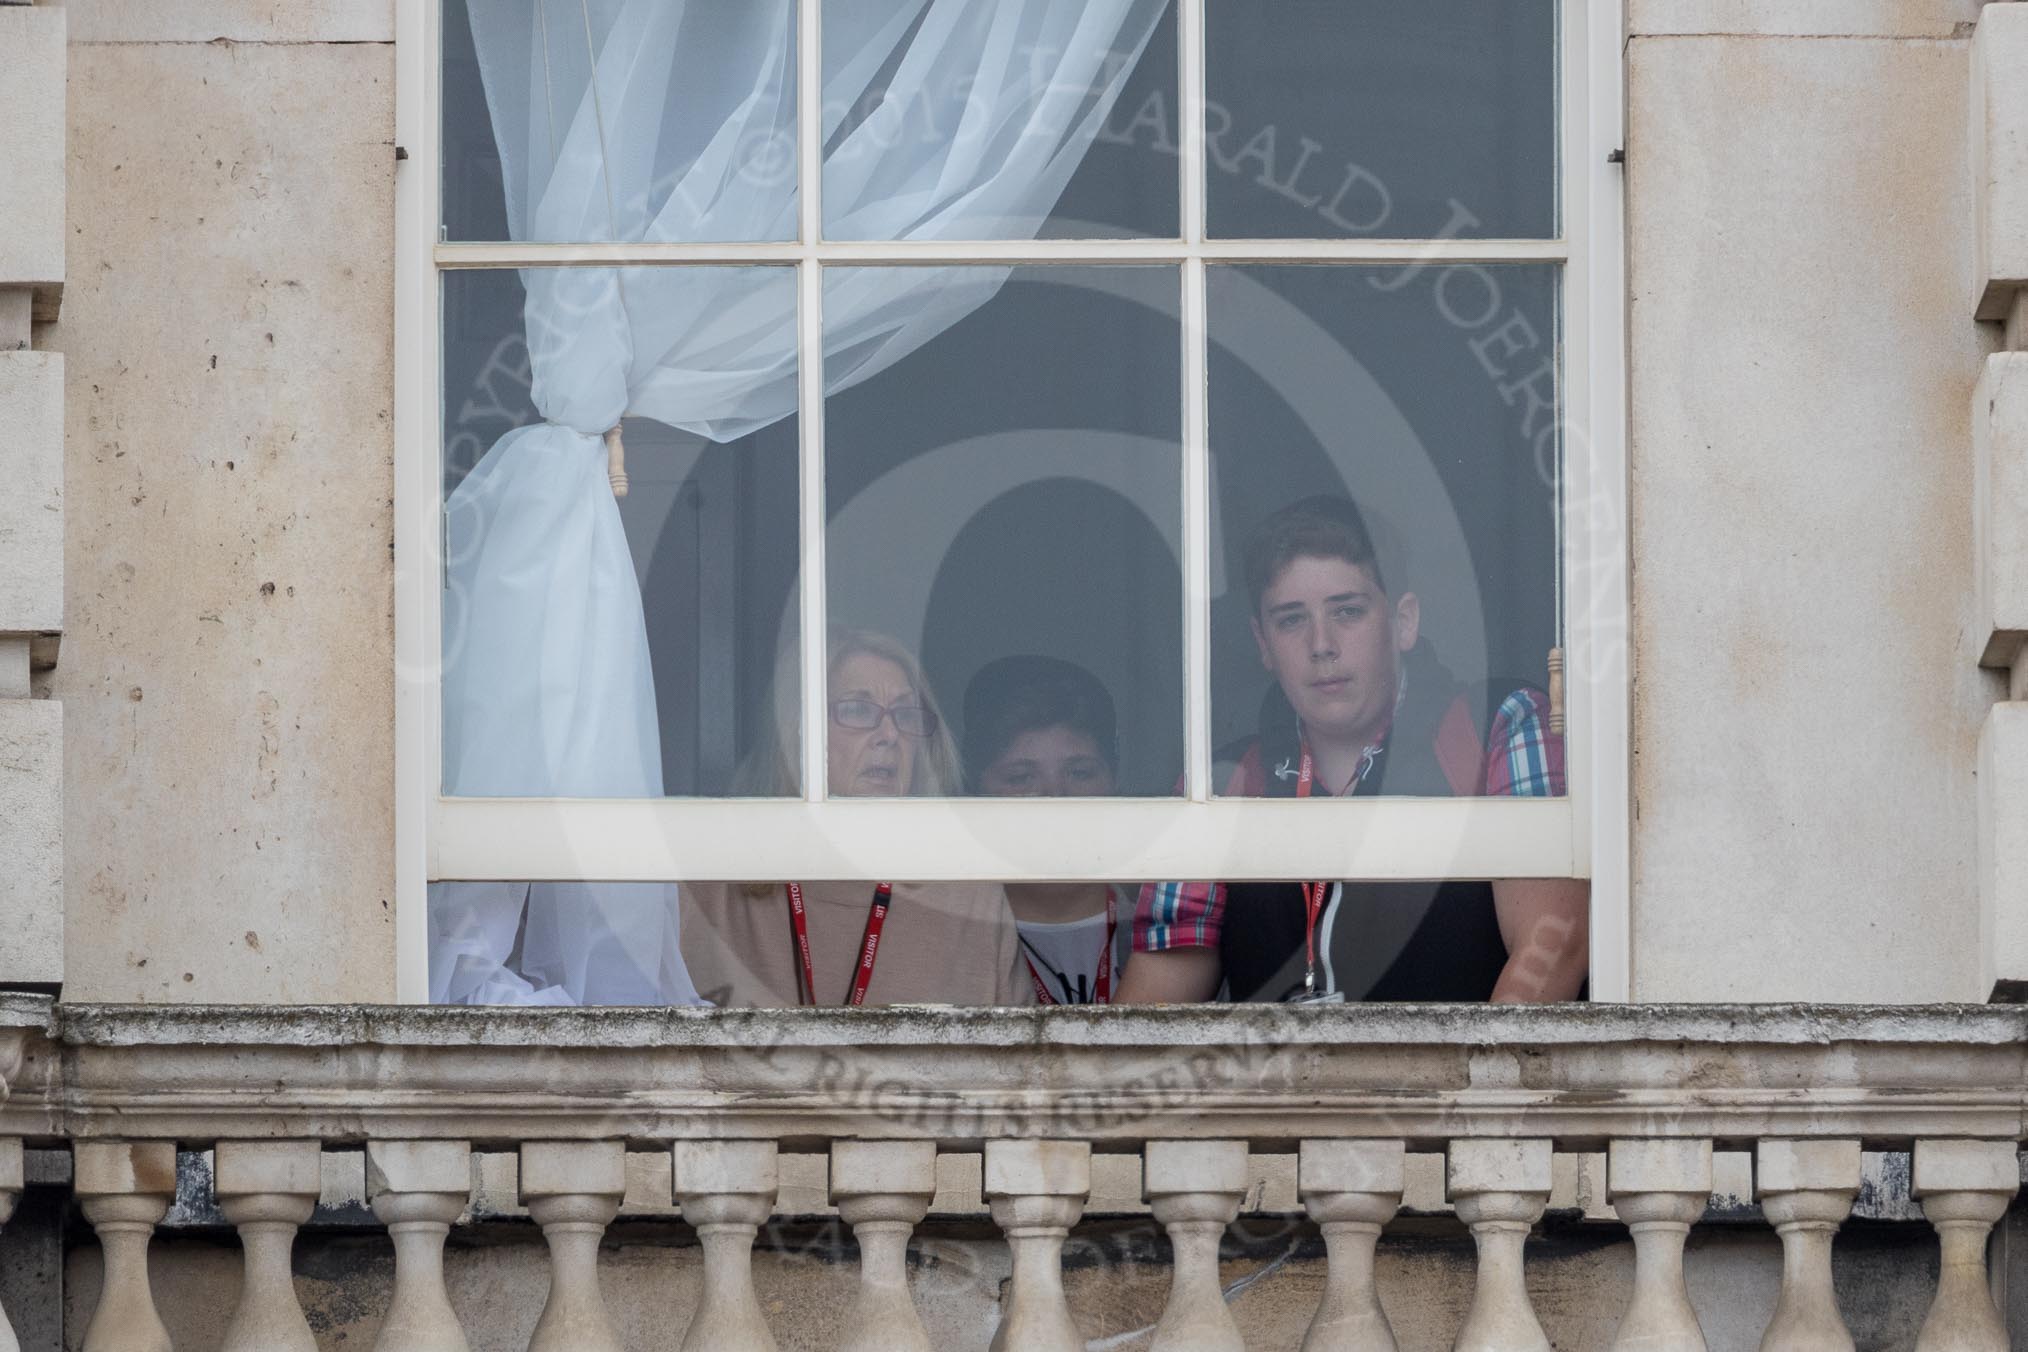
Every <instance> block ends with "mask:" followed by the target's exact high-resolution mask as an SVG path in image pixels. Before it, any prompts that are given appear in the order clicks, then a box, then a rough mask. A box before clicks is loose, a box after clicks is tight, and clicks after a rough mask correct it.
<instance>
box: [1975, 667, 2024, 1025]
mask: <svg viewBox="0 0 2028 1352" xmlns="http://www.w3.org/2000/svg"><path fill="white" fill-rule="evenodd" d="M1978 764H1979V950H1980V957H1981V962H1980V985H1982V986H1983V987H1984V988H1985V989H1986V990H1987V991H1988V992H1991V991H1993V990H1994V988H1995V987H1996V986H1998V987H2000V988H2001V989H2002V990H2003V991H2004V992H2005V993H2007V994H2009V995H2010V996H2011V995H2018V994H2020V993H2023V992H2028V703H2020V702H2010V703H2006V704H1995V705H1994V706H1993V708H1992V711H1991V712H1990V713H1989V714H1988V715H1987V716H1986V725H1985V727H1984V728H1983V729H1982V730H1981V731H1980V733H1979V762H1978Z"/></svg>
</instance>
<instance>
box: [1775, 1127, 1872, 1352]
mask: <svg viewBox="0 0 2028 1352" xmlns="http://www.w3.org/2000/svg"><path fill="white" fill-rule="evenodd" d="M1754 1165H1755V1167H1754V1194H1755V1195H1756V1196H1757V1197H1759V1198H1760V1209H1761V1212H1762V1213H1763V1214H1764V1215H1766V1217H1767V1218H1768V1220H1769V1221H1770V1222H1771V1223H1772V1224H1773V1225H1774V1228H1775V1232H1776V1233H1777V1234H1779V1235H1780V1236H1781V1237H1782V1292H1781V1298H1780V1299H1779V1300H1778V1301H1777V1302H1776V1303H1775V1312H1774V1318H1773V1319H1771V1320H1769V1321H1768V1326H1767V1332H1766V1333H1765V1334H1763V1335H1762V1336H1761V1340H1760V1346H1761V1352H1853V1346H1852V1334H1851V1333H1850V1331H1849V1330H1847V1329H1846V1327H1845V1321H1844V1319H1843V1318H1842V1317H1841V1316H1840V1315H1839V1313H1838V1298H1837V1295H1836V1294H1835V1292H1834V1291H1833V1290H1832V1288H1831V1237H1832V1236H1833V1235H1835V1234H1837V1232H1838V1226H1839V1225H1840V1224H1841V1223H1843V1221H1844V1219H1845V1217H1847V1216H1849V1215H1851V1214H1852V1199H1853V1197H1855V1196H1856V1195H1857V1194H1858V1192H1859V1142H1857V1141H1762V1142H1761V1143H1760V1147H1759V1149H1758V1150H1757V1151H1756V1153H1755V1160H1754Z"/></svg>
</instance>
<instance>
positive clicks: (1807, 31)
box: [1627, 0, 1984, 38]
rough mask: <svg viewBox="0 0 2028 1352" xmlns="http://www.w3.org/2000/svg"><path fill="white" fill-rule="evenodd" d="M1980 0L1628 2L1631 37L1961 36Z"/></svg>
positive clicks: (1638, 0)
mask: <svg viewBox="0 0 2028 1352" xmlns="http://www.w3.org/2000/svg"><path fill="white" fill-rule="evenodd" d="M1983 3H1984V0H1631V3H1630V5H1629V13H1628V24H1627V27H1628V31H1629V32H1631V33H1632V34H1634V35H1635V36H1636V37H1642V36H1657V35H1673V36H1705V35H1713V34H1727V35H1734V34H1736V35H1742V36H1754V35H1758V36H1763V37H1786V36H1794V37H1868V38H1873V37H1879V38H1950V37H1956V38H1962V37H1964V36H1965V35H1966V33H1967V32H1968V31H1969V29H1970V27H1971V25H1972V23H1973V22H1974V21H1976V20H1977V19H1978V17H1979V7H1980V5H1981V4H1983Z"/></svg>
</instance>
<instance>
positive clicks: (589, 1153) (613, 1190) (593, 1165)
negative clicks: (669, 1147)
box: [521, 1141, 627, 1203]
mask: <svg viewBox="0 0 2028 1352" xmlns="http://www.w3.org/2000/svg"><path fill="white" fill-rule="evenodd" d="M577 1193H586V1194H590V1195H592V1196H603V1197H624V1196H626V1193H627V1147H626V1143H625V1142H623V1141H526V1142H523V1143H522V1146H521V1200H522V1201H523V1202H524V1203H525V1202H527V1201H528V1200H529V1199H530V1198H532V1197H561V1196H567V1195H571V1194H577Z"/></svg>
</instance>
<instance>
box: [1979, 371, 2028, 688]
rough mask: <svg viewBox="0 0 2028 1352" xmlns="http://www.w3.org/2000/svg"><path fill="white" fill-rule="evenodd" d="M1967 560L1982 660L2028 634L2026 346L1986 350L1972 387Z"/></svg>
mask: <svg viewBox="0 0 2028 1352" xmlns="http://www.w3.org/2000/svg"><path fill="white" fill-rule="evenodd" d="M1972 550H1973V560H1972V567H1973V570H1974V578H1975V581H1974V589H1975V591H1976V593H1977V596H1978V616H1979V620H1978V624H1979V630H1980V632H1979V633H1978V634H1977V635H1975V641H1976V642H1978V643H1979V644H1980V647H1981V651H1980V655H1979V661H1980V664H1981V665H1983V666H1988V667H2008V666H2012V665H2013V664H2014V659H2015V655H2016V654H2017V653H2019V652H2020V650H2021V644H2022V641H2023V640H2024V639H2028V352H1996V353H1994V354H1993V355H1992V356H1990V357H1988V358H1986V367H1985V371H1984V373H1983V374H1982V375H1981V376H1980V378H1979V385H1978V388H1977V390H1976V391H1974V393H1973V395H1972Z"/></svg>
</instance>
